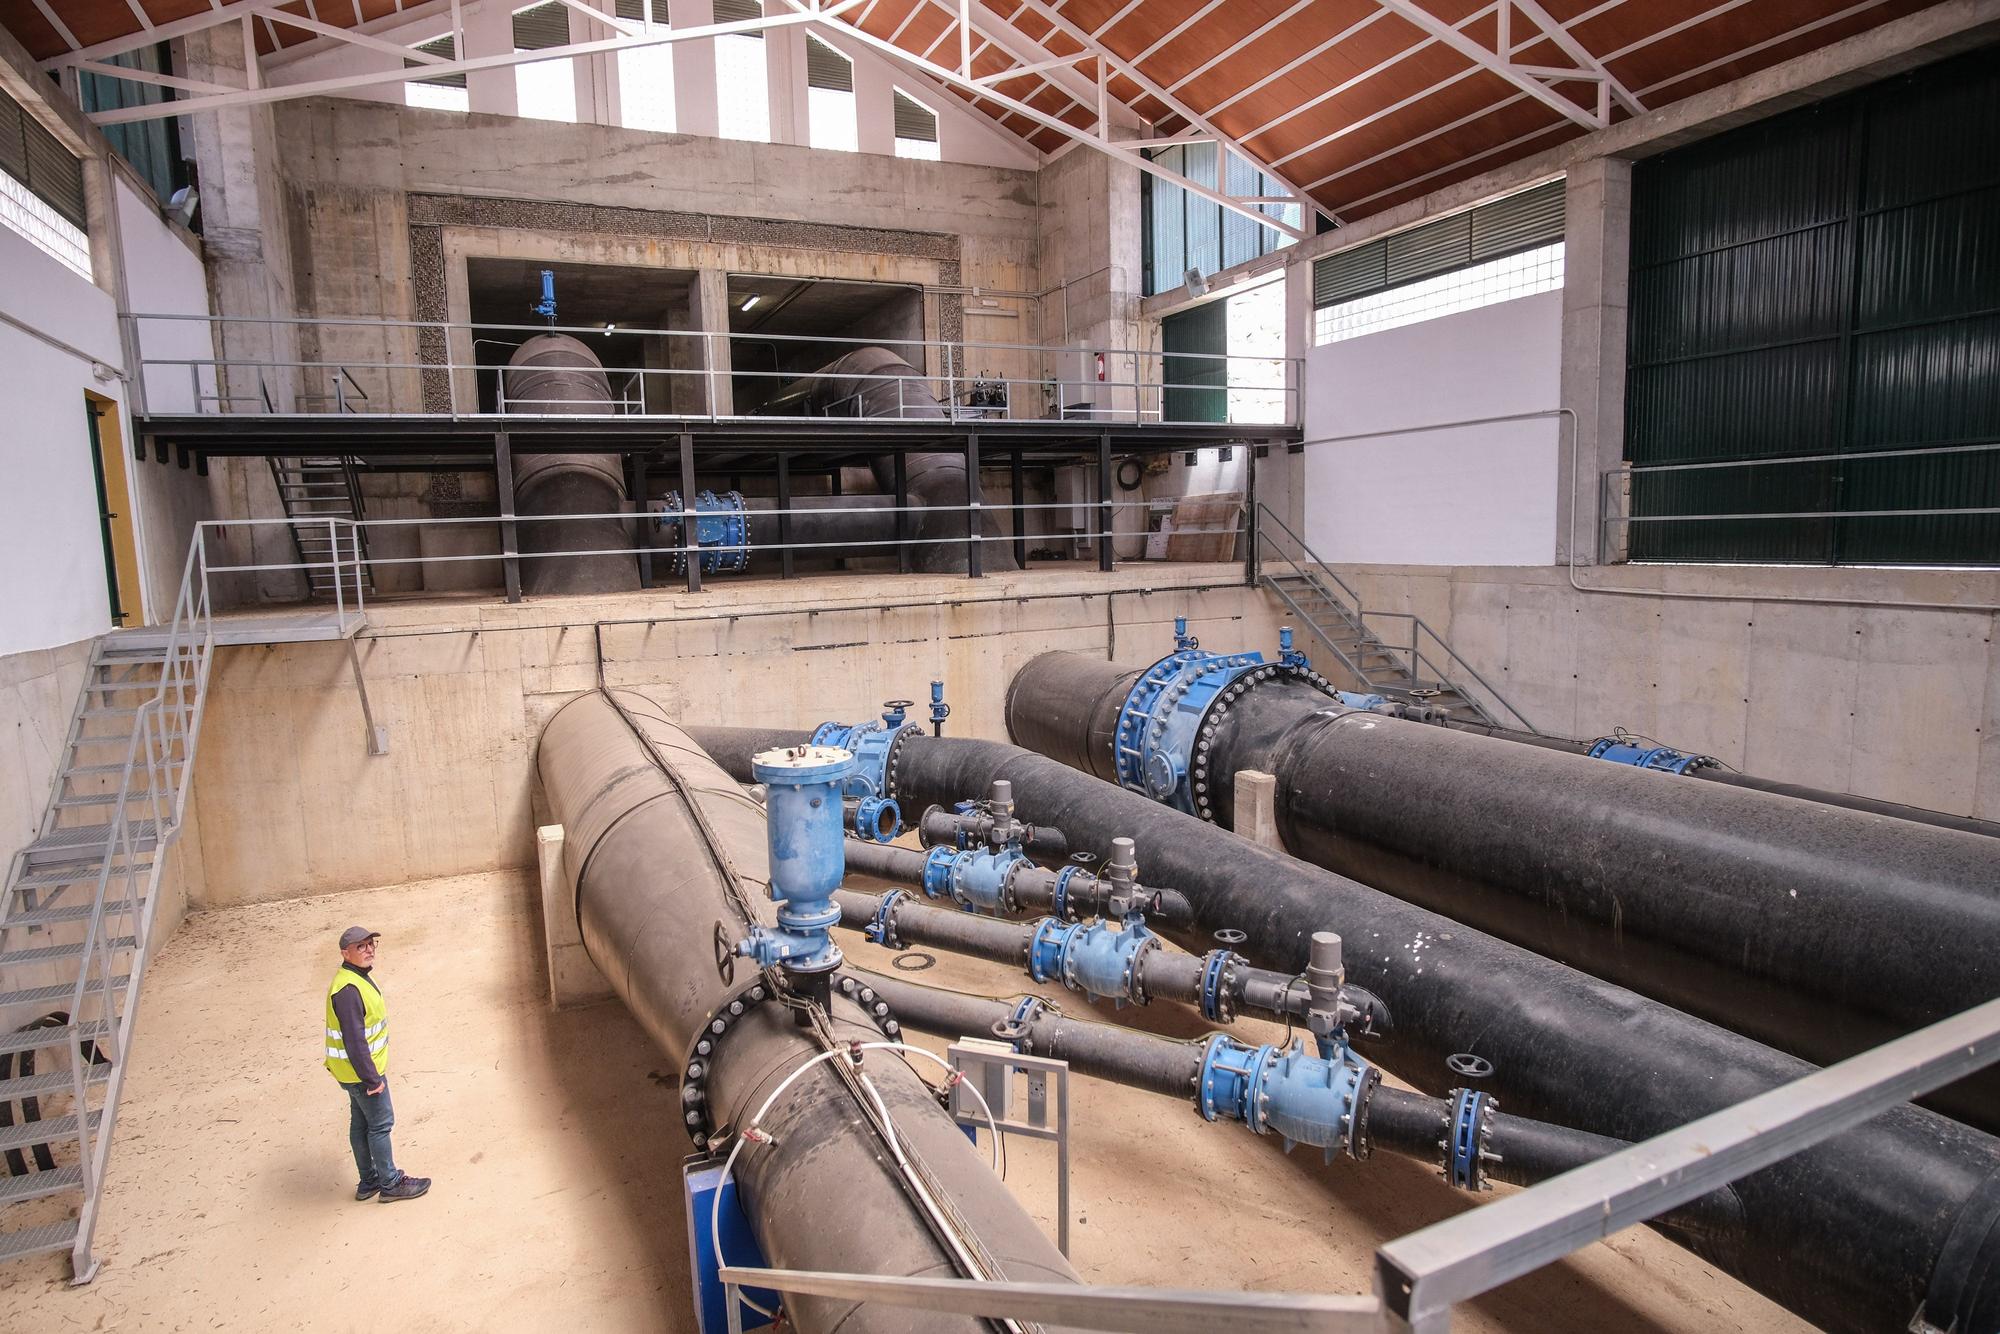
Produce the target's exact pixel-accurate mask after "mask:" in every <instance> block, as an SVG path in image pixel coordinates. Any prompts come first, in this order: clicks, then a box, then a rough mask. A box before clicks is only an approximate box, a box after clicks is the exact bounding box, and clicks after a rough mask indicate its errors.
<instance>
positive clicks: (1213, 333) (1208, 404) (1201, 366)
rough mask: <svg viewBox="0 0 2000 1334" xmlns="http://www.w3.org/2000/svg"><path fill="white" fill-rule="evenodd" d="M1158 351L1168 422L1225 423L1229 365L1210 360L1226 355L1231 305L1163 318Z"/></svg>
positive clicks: (1218, 303) (1211, 304)
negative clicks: (1163, 380) (1159, 353)
mask: <svg viewBox="0 0 2000 1334" xmlns="http://www.w3.org/2000/svg"><path fill="white" fill-rule="evenodd" d="M1160 345H1161V349H1162V351H1163V352H1164V353H1165V354H1166V355H1165V356H1164V357H1163V358H1162V362H1161V364H1162V371H1161V374H1162V375H1163V376H1164V377H1165V383H1166V385H1167V389H1166V391H1165V393H1164V395H1163V399H1164V402H1163V409H1164V414H1165V416H1166V419H1167V420H1168V421H1179V422H1219V421H1227V420H1229V387H1228V386H1229V363H1228V362H1226V361H1220V360H1215V359H1214V358H1218V357H1220V356H1221V355H1222V354H1223V353H1225V352H1227V351H1229V303H1228V302H1227V301H1210V302H1208V303H1207V304H1206V305H1200V306H1196V307H1194V309H1192V310H1184V311H1181V312H1180V313H1179V314H1176V315H1169V316H1167V317H1166V318H1165V319H1163V320H1161V321H1160ZM1176 353H1180V354H1181V355H1179V356H1176V355H1175V354H1176ZM1190 353H1200V354H1203V355H1200V356H1191V355H1187V354H1190Z"/></svg>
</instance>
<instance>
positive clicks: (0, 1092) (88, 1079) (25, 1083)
mask: <svg viewBox="0 0 2000 1334" xmlns="http://www.w3.org/2000/svg"><path fill="white" fill-rule="evenodd" d="M109 1078H111V1062H109V1061H98V1062H93V1063H92V1065H91V1067H90V1068H89V1069H88V1070H85V1071H84V1072H83V1083H84V1087H85V1088H87V1089H89V1088H95V1087H97V1086H98V1085H99V1084H102V1083H103V1082H104V1081H105V1080H107V1079H109ZM75 1090H76V1080H75V1079H74V1078H72V1077H71V1075H70V1072H69V1071H68V1070H67V1069H62V1070H51V1071H49V1072H48V1073H47V1074H45V1075H23V1076H21V1077H20V1078H17V1079H0V1102H19V1101H20V1100H21V1099H23V1098H40V1097H46V1096H48V1095H49V1094H54V1093H72V1092H74V1091H75ZM0 1180H5V1178H4V1177H0Z"/></svg>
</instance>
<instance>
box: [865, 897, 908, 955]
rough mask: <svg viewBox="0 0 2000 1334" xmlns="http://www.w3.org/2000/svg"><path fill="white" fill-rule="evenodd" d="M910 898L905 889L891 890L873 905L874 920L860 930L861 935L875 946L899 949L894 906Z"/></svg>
mask: <svg viewBox="0 0 2000 1334" xmlns="http://www.w3.org/2000/svg"><path fill="white" fill-rule="evenodd" d="M909 896H910V892H909V891H908V890H907V889H892V890H890V891H889V892H888V893H887V894H884V895H883V896H882V901H881V902H880V903H877V904H876V905H875V917H874V920H873V921H871V922H869V923H868V925H867V926H865V927H863V928H861V934H862V935H864V936H866V937H868V939H870V940H872V941H874V942H875V943H876V944H877V945H887V946H888V947H889V948H890V949H896V948H898V947H899V943H898V941H897V940H896V905H897V904H898V903H901V902H902V901H903V900H904V899H906V898H908V897H909Z"/></svg>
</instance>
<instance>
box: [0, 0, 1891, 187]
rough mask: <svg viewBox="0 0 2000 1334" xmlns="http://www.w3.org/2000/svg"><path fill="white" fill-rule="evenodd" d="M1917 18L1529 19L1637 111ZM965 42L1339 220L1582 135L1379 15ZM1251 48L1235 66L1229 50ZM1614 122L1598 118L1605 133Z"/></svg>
mask: <svg viewBox="0 0 2000 1334" xmlns="http://www.w3.org/2000/svg"><path fill="white" fill-rule="evenodd" d="M41 2H42V4H46V5H47V7H48V9H49V10H50V11H51V12H52V13H53V14H54V15H55V16H56V17H57V18H58V19H59V20H60V21H61V22H62V24H63V25H64V26H66V27H67V28H68V30H69V32H70V34H71V35H72V36H73V37H74V38H75V39H76V41H77V42H78V43H80V44H83V45H90V44H93V43H97V42H103V41H108V40H111V39H113V38H118V37H123V36H126V35H129V34H132V33H136V32H139V31H140V30H141V27H140V24H139V21H138V18H137V16H136V15H135V14H134V12H133V10H134V6H136V7H137V8H139V9H142V10H143V11H144V12H145V14H146V16H147V17H148V18H149V19H150V20H152V22H153V23H155V24H160V23H167V22H170V21H172V20H174V19H178V18H185V17H188V16H190V15H193V14H197V13H200V12H203V11H204V10H206V9H208V8H210V5H209V3H208V0H41ZM1507 2H1508V3H1509V4H1510V5H1511V4H1512V0H1507ZM1416 3H1418V4H1419V5H1421V6H1422V8H1424V9H1425V10H1426V11H1428V12H1429V13H1430V14H1431V15H1433V16H1434V17H1436V18H1437V19H1439V20H1441V21H1443V22H1445V23H1449V24H1455V25H1459V26H1460V27H1461V29H1462V31H1463V32H1464V33H1465V35H1466V36H1467V37H1469V38H1470V39H1472V40H1473V41H1474V42H1477V43H1479V44H1480V45H1482V46H1485V47H1488V48H1490V47H1491V46H1492V45H1493V44H1494V42H1495V41H1496V39H1497V35H1498V34H1497V18H1496V14H1497V11H1498V4H1499V0H1416ZM1926 3H1928V0H1859V2H1858V3H1851V4H1845V5H1842V4H1841V3H1840V0H1543V5H1542V7H1543V9H1544V11H1545V12H1546V13H1547V14H1548V15H1549V16H1550V17H1551V18H1552V19H1553V20H1554V21H1555V22H1557V23H1560V24H1563V25H1564V26H1566V27H1567V28H1568V30H1569V32H1570V35H1571V36H1572V37H1574V38H1575V40H1576V41H1577V42H1579V43H1581V45H1582V46H1583V47H1584V49H1585V50H1587V51H1588V52H1589V53H1590V54H1592V55H1593V56H1595V57H1596V58H1597V59H1598V60H1600V61H1602V62H1603V64H1604V66H1605V68H1606V69H1608V70H1609V71H1610V73H1611V74H1612V75H1613V76H1614V77H1615V78H1617V79H1618V80H1619V81H1620V82H1621V83H1622V84H1623V85H1624V86H1625V87H1626V88H1628V89H1630V90H1631V92H1632V93H1633V94H1634V95H1635V96H1636V97H1637V98H1638V99H1639V100H1640V101H1641V102H1642V103H1643V104H1644V105H1645V106H1647V107H1648V108H1653V107H1658V106H1662V105H1664V104H1666V103H1669V102H1674V101H1678V100H1680V99H1682V98H1684V97H1688V96H1690V95H1691V94H1694V93H1698V92H1700V91H1702V90H1703V89H1706V88H1712V87H1715V86H1716V85H1718V84H1723V83H1727V82H1729V81H1731V80H1734V79H1739V78H1742V77H1743V76H1744V75H1746V74H1749V73H1752V72H1754V71H1756V70H1759V69H1763V68H1765V67H1767V66H1770V65H1774V64H1777V63H1778V62H1780V61H1783V60H1788V59H1790V58H1792V57H1794V56H1798V55H1801V54H1804V53H1805V52H1808V51H1811V50H1814V49H1816V48H1818V47H1822V46H1826V45H1828V44H1829V43H1832V42H1835V41H1838V40H1840V39H1842V38H1844V37H1850V36H1852V35H1854V34H1855V33H1858V32H1861V31H1863V30H1865V29H1868V28H1871V27H1875V26H1877V25H1879V24H1882V23H1886V22H1888V21H1890V20H1892V19H1895V18H1899V17H1901V16H1903V15H1905V14H1909V13H1912V12H1914V11H1916V10H1919V9H1922V8H1924V7H1925V4H1926ZM404 7H405V5H404V0H296V2H295V3H292V4H287V5H284V6H282V7H281V8H282V9H283V10H286V11H290V12H292V13H295V14H299V15H301V16H305V17H317V18H318V19H319V20H320V21H322V22H324V23H328V24H333V25H338V26H343V27H352V26H354V25H355V23H356V22H357V21H360V22H368V21H372V20H374V19H378V18H383V17H386V16H389V15H391V14H394V13H395V12H397V11H398V10H399V9H402V8H404ZM412 7H413V5H412ZM1038 7H1039V8H1040V9H1042V10H1044V11H1052V12H1053V13H1054V15H1055V21H1051V19H1050V18H1049V17H1047V16H1046V13H1038V12H1036V10H1037V8H1038ZM1510 13H1511V15H1512V19H1511V22H1512V33H1513V40H1514V41H1515V42H1517V43H1518V42H1520V41H1522V40H1523V39H1524V38H1525V37H1528V36H1529V35H1531V34H1532V33H1533V32H1534V28H1533V26H1532V25H1531V23H1530V22H1529V20H1528V19H1527V18H1526V17H1525V16H1524V15H1522V14H1521V13H1520V12H1519V11H1518V10H1510ZM843 20H844V21H845V22H848V23H851V24H853V25H854V26H856V27H858V28H861V29H863V30H865V31H866V32H868V33H870V34H873V35H874V36H876V37H879V38H882V39H883V40H885V41H892V42H894V43H895V44H896V45H897V46H899V47H901V48H902V49H904V50H907V51H910V52H912V53H915V54H918V55H928V56H929V57H930V58H931V59H933V60H935V61H937V62H938V63H940V64H945V65H953V66H955V65H956V64H957V61H958V54H959V33H958V3H957V0H871V3H869V4H867V5H865V6H863V7H861V8H859V9H855V10H849V11H848V12H847V13H846V14H845V15H844V16H843ZM0 26H4V27H6V28H7V29H8V30H9V31H10V32H12V33H13V34H14V36H15V38H16V39H18V40H19V41H20V42H21V43H22V44H23V45H24V46H26V47H27V48H28V50H29V51H30V52H31V53H33V54H34V55H35V56H36V57H38V58H48V57H52V56H56V55H60V54H62V53H63V52H64V51H66V50H68V49H70V48H69V44H68V42H67V41H65V40H64V38H63V36H62V35H61V33H59V32H58V31H57V29H56V28H55V27H54V26H53V25H52V24H50V22H49V21H48V19H47V18H46V17H45V16H44V14H43V13H42V10H41V7H40V5H38V4H37V3H36V0H0ZM973 27H974V33H973V37H972V46H973V49H974V51H975V53H976V54H975V56H974V60H973V73H974V74H975V75H990V74H998V73H1000V72H1002V71H1004V70H1006V69H1008V68H1011V67H1013V66H1015V65H1018V64H1023V63H1028V62H1029V61H1031V60H1037V59H1044V58H1047V57H1062V56H1070V55H1076V54H1078V53H1080V52H1084V51H1085V50H1087V49H1088V48H1087V47H1086V45H1085V41H1088V42H1094V43H1095V44H1096V45H1097V46H1099V47H1101V48H1102V49H1103V50H1104V51H1105V52H1108V53H1109V55H1110V56H1111V57H1112V58H1113V59H1115V60H1116V61H1119V62H1122V63H1123V64H1124V65H1125V66H1127V67H1128V68H1130V69H1131V70H1133V71H1134V72H1136V73H1137V74H1138V75H1139V76H1141V77H1140V79H1135V78H1132V77H1128V76H1127V75H1126V74H1124V73H1122V72H1118V71H1115V70H1114V71H1111V76H1110V78H1109V81H1108V89H1109V93H1110V96H1111V97H1112V98H1114V99H1116V100H1117V101H1118V102H1120V103H1123V104H1124V105H1125V106H1127V107H1129V108H1131V109H1132V111H1133V112H1134V113H1136V114H1137V115H1138V116H1139V117H1140V118H1141V119H1142V120H1144V121H1146V122H1148V123H1150V124H1153V125H1155V126H1156V127H1157V128H1159V129H1160V130H1161V131H1163V132H1168V133H1171V132H1174V131H1177V130H1182V129H1185V128H1187V121H1186V119H1185V118H1184V117H1183V116H1182V115H1181V114H1180V113H1179V112H1178V111H1177V110H1176V108H1175V107H1174V106H1173V105H1171V104H1170V103H1169V101H1168V100H1167V98H1168V97H1171V98H1172V99H1173V100H1174V101H1175V102H1178V103H1179V104H1180V106H1181V107H1184V108H1185V109H1186V110H1187V111H1189V112H1192V113H1193V114H1194V115H1196V116H1200V117H1202V118H1204V119H1205V120H1206V121H1207V122H1208V123H1209V124H1210V125H1211V126H1213V127H1214V128H1215V129H1216V130H1219V131H1220V132H1221V133H1223V134H1224V135H1227V136H1229V137H1231V138H1234V139H1236V140H1238V141H1239V142H1241V143H1242V144H1243V145H1244V147H1245V148H1247V149H1248V150H1249V151H1250V153H1251V154H1252V155H1253V156H1255V157H1256V158H1257V159H1259V160H1260V161H1261V162H1263V163H1265V164H1268V165H1270V166H1272V167H1274V168H1275V169H1276V170H1277V171H1278V173H1279V174H1281V175H1282V176H1283V177H1284V178H1285V179H1286V180H1288V181H1290V182H1291V183H1292V184H1294V185H1296V186H1298V187H1300V188H1302V189H1304V190H1306V191H1308V192H1309V193H1310V194H1311V195H1312V197H1313V198H1314V199H1315V200H1317V201H1318V202H1319V203H1320V204H1321V205H1323V206H1324V207H1326V208H1327V209H1328V210H1330V211H1332V212H1333V213H1335V214H1336V215H1338V216H1340V217H1342V218H1345V219H1348V220H1352V219H1355V218H1359V217H1364V216H1366V215H1367V214H1370V213H1374V212H1377V211H1380V210H1382V209H1385V208H1388V207H1390V206H1392V205H1395V204H1398V203H1402V202H1404V201H1405V200H1408V199H1411V198H1414V197H1416V196H1418V195H1421V194H1424V193H1426V192H1428V191H1431V190H1434V189H1437V188H1438V187H1440V186H1443V185H1448V184H1450V183H1451V182H1453V181H1455V180H1459V179H1462V178H1465V177H1468V176H1472V175H1475V174H1477V173H1479V172H1483V171H1488V170H1491V169H1492V168H1494V167H1497V166H1501V165H1503V164H1505V163H1506V162H1508V161H1511V160H1513V159H1516V158H1520V157H1525V156H1528V155H1530V154H1533V153H1536V152H1539V151H1540V150H1542V149H1544V148H1547V147H1549V146H1551V145H1553V144H1556V143H1560V142H1561V141H1563V140H1565V139H1568V138H1572V137H1574V136H1576V135H1579V134H1582V133H1584V132H1585V131H1584V127H1582V126H1581V125H1578V124H1577V123H1575V122H1574V121H1571V120H1569V119H1568V118H1567V117H1565V116H1563V115H1562V114H1561V113H1560V112H1559V111H1557V110H1555V109H1554V108H1551V107H1549V106H1547V105H1546V104H1544V103H1542V102H1539V101H1536V100H1534V99H1533V98H1531V97H1530V96H1529V95H1528V94H1527V93H1525V92H1524V91H1522V89H1521V88H1520V87H1519V86H1518V85H1516V84H1514V83H1512V82H1510V81H1508V80H1507V79H1505V78H1502V77H1501V76H1500V75H1498V74H1495V73H1493V72H1491V71H1488V70H1486V69H1483V68H1481V67H1480V66H1479V65H1478V64H1477V63H1476V62H1474V61H1473V60H1471V59H1470V58H1468V57H1467V56H1464V55H1461V54H1460V53H1458V52H1457V51H1454V50H1452V49H1451V48H1450V47H1449V46H1447V45H1445V44H1444V43H1443V42H1440V41H1438V40H1436V39H1434V38H1432V37H1430V36H1429V35H1428V34H1426V33H1425V32H1424V31H1423V30H1422V29H1421V28H1419V27H1418V26H1416V25H1415V24H1414V23H1412V22H1410V21H1409V20H1407V19H1405V18H1403V17H1401V16H1399V15H1397V14H1395V13H1393V12H1391V11H1390V10H1388V9H1385V8H1383V7H1382V6H1381V5H1379V4H1378V3H1376V0H1225V2H1224V3H1218V4H1209V3H1207V0H983V3H982V4H981V5H978V6H976V7H975V9H974V20H973ZM1260 30H1263V31H1261V34H1260V35H1257V36H1255V37H1254V39H1253V40H1250V41H1248V42H1247V44H1245V45H1243V46H1242V47H1241V49H1240V50H1235V51H1230V50H1229V49H1230V48H1231V47H1234V46H1236V45H1237V44H1238V43H1239V42H1242V41H1243V40H1244V39H1245V38H1251V37H1252V34H1259V33H1260ZM256 33H257V42H258V46H259V48H260V49H261V50H263V51H266V52H269V51H272V50H275V49H277V48H278V47H279V46H292V45H297V44H299V43H301V42H306V41H314V40H322V39H318V38H315V37H314V36H313V34H311V33H308V32H305V31H303V30H301V29H297V28H288V27H285V26H284V25H282V24H278V23H274V22H272V21H270V20H269V19H268V18H265V17H259V18H258V19H257V20H256ZM1079 36H1080V37H1081V38H1082V39H1083V40H1079ZM989 38H998V39H1001V40H999V41H995V40H989ZM1006 46H1012V47H1013V48H1014V51H1013V53H1011V54H1010V53H1009V52H1008V51H1007V50H1006V49H1005V47H1006ZM1225 51H1229V54H1228V55H1226V56H1224V55H1223V54H1222V53H1223V52H1225ZM1038 53H1039V54H1038ZM1516 59H1517V60H1518V61H1519V62H1521V63H1523V64H1530V65H1540V66H1549V67H1555V66H1568V65H1571V64H1572V63H1573V62H1572V61H1570V60H1569V59H1568V58H1567V57H1566V56H1565V55H1564V54H1563V53H1562V51H1561V50H1560V49H1559V48H1558V47H1557V45H1556V44H1555V43H1554V42H1553V41H1551V40H1547V39H1542V40H1537V41H1532V42H1530V43H1529V44H1528V45H1527V46H1525V47H1523V48H1522V49H1521V50H1519V51H1518V52H1517V53H1516ZM1107 68H1108V67H1107ZM1096 78H1097V63H1096V58H1095V57H1090V58H1087V59H1085V60H1084V61H1083V62H1082V63H1080V64H1078V65H1076V66H1075V67H1073V68H1072V69H1071V70H1068V71H1051V72H1047V73H1043V74H1029V75H1022V76H1020V77H1019V78H1016V79H1013V80H1008V81H1005V82H1002V83H1001V84H999V85H998V88H997V91H1000V92H1003V93H1006V94H1009V95H1011V96H1012V97H1014V98H1016V99H1017V100H1019V101H1020V102H1022V103H1025V104H1026V105H1028V106H1030V107H1032V108H1034V109H1035V110H1037V111H1039V112H1041V113H1042V114H1043V115H1045V116H1049V117H1052V118H1055V119H1058V120H1061V121H1064V122H1066V123H1068V124H1071V125H1074V126H1077V127H1079V128H1085V129H1088V128H1092V127H1094V125H1095V122H1096V108H1095V105H1094V95H1093V94H1092V92H1091V91H1090V90H1091V89H1092V88H1093V87H1094V85H1095V81H1096ZM1141 79H1143V82H1141ZM1065 80H1067V81H1068V88H1065V87H1064V86H1063V81H1065ZM1558 89H1559V91H1561V92H1564V93H1566V94H1568V95H1569V96H1571V97H1573V98H1574V99H1576V100H1577V101H1578V102H1579V103H1584V104H1588V103H1589V102H1590V101H1591V100H1592V99H1593V98H1594V88H1593V87H1592V86H1591V85H1588V84H1583V83H1568V84H1562V85H1559V86H1558ZM958 95H959V96H960V97H963V98H964V99H965V100H966V101H968V102H970V103H972V104H973V105H976V106H978V107H980V109H981V110H983V111H985V112H986V113H987V114H989V115H991V116H992V117H993V118H994V119H995V120H997V121H999V122H1000V124H1002V125H1004V126H1005V127H1006V128H1008V129H1009V130H1011V131H1012V132H1014V133H1015V134H1017V135H1019V136H1021V137H1022V138H1024V139H1026V140H1027V141H1028V142H1029V143H1031V144H1033V145H1035V146H1036V147H1037V148H1039V149H1041V150H1043V151H1044V152H1052V151H1054V150H1055V149H1057V148H1059V147H1060V146H1061V145H1062V144H1063V143H1064V142H1065V139H1064V136H1063V135H1061V134H1060V133H1058V132H1057V131H1055V130H1052V129H1050V128H1048V127H1047V126H1046V125H1042V124H1038V123H1037V122H1035V121H1034V120H1032V119H1030V118H1029V117H1026V116H1023V115H1021V114H1020V113H1019V112H1017V111H1013V110H1010V109H1008V108H1005V107H1002V106H999V105H997V104H995V103H993V102H991V101H989V100H986V99H983V98H979V97H977V96H975V95H973V94H970V93H966V92H963V91H959V92H958ZM1629 114H1630V113H1629V112H1628V111H1626V110H1625V109H1624V108H1622V107H1614V108H1613V119H1623V118H1624V117H1626V116H1627V115H1629Z"/></svg>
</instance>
